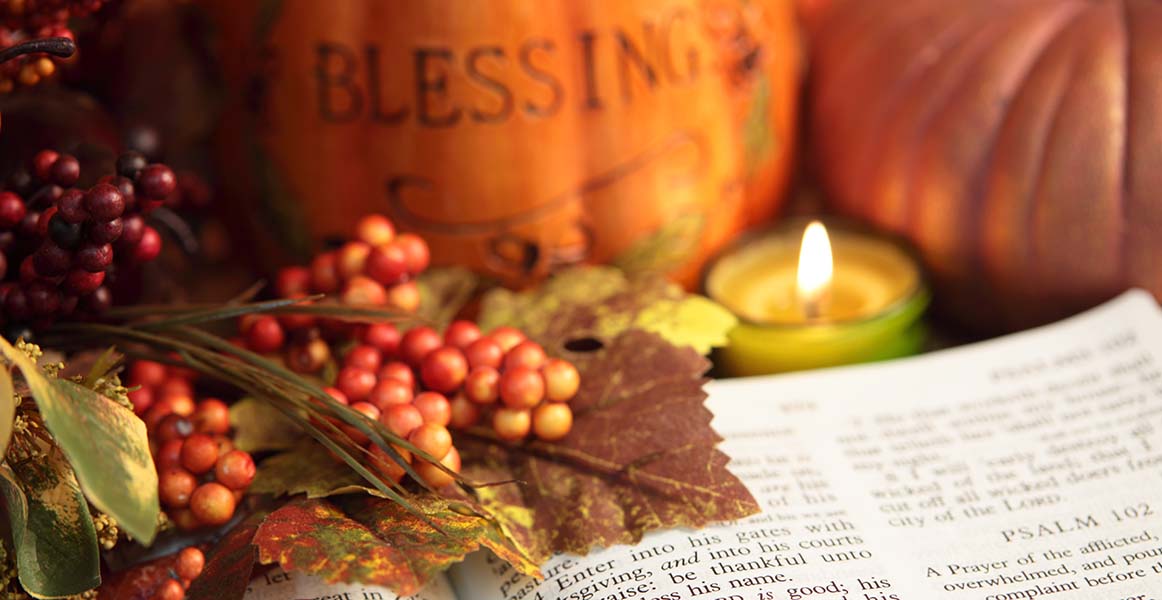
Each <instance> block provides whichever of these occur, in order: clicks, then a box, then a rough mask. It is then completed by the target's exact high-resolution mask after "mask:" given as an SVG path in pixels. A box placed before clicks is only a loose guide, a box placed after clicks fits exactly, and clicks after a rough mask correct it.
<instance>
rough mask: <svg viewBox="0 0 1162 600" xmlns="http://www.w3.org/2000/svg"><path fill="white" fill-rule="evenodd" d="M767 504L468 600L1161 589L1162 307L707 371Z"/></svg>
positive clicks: (1122, 308) (893, 597)
mask: <svg viewBox="0 0 1162 600" xmlns="http://www.w3.org/2000/svg"><path fill="white" fill-rule="evenodd" d="M709 389H710V399H709V401H708V403H709V406H710V408H711V410H712V411H713V412H714V413H715V422H714V423H715V426H716V427H717V428H718V430H719V431H720V432H721V433H722V434H723V436H724V437H725V438H726V440H727V441H726V442H725V443H724V444H723V449H724V451H725V452H726V453H727V454H729V455H730V456H731V457H732V462H731V464H730V468H731V469H732V470H733V471H734V472H735V473H736V474H737V475H739V476H740V477H741V478H742V479H743V480H744V481H745V482H746V483H747V485H748V486H749V488H750V490H751V491H752V493H753V494H754V495H755V497H756V499H757V500H758V501H759V502H760V503H761V505H762V508H763V513H762V514H760V515H757V516H755V517H752V518H749V519H746V520H744V521H742V522H738V523H732V524H728V525H723V526H717V527H712V528H708V529H704V530H701V531H696V532H695V531H669V532H660V533H654V534H651V535H648V536H646V538H645V539H644V540H643V541H642V543H640V544H639V545H636V546H633V547H616V548H610V549H605V550H602V551H599V552H595V553H593V554H591V555H589V556H587V557H577V556H558V557H555V558H554V559H553V560H551V561H550V562H549V564H547V565H546V566H545V568H544V572H545V575H546V579H545V580H544V581H540V582H537V581H533V580H532V579H529V578H525V577H521V576H519V575H516V574H514V573H513V572H512V570H511V569H510V568H508V567H507V566H506V565H504V564H503V563H501V562H499V561H497V560H496V559H495V558H494V557H491V556H488V555H478V556H475V557H473V558H472V559H471V560H470V561H469V562H468V563H466V564H464V565H462V566H461V567H459V568H457V569H455V570H454V571H453V572H452V578H453V583H454V585H455V587H456V588H457V592H458V594H459V596H460V598H461V600H805V599H809V600H933V599H949V600H961V599H963V600H1015V599H1030V598H1046V599H1050V600H1066V599H1070V600H1077V599H1088V600H1130V599H1132V600H1162V316H1160V314H1159V309H1158V307H1157V305H1156V304H1155V302H1154V300H1153V298H1152V297H1150V296H1148V295H1147V294H1145V293H1142V292H1136V293H1131V294H1127V295H1125V296H1123V297H1121V298H1119V299H1118V300H1115V301H1114V302H1111V303H1110V304H1107V305H1105V306H1103V307H1101V308H1099V309H1095V311H1092V312H1090V313H1087V314H1086V315H1083V316H1081V317H1076V318H1074V319H1071V320H1068V321H1064V322H1062V323H1059V324H1056V325H1053V326H1050V327H1047V328H1043V329H1040V330H1035V331H1032V332H1027V333H1023V334H1018V335H1015V336H1010V337H1008V338H1002V339H999V340H994V341H990V342H985V343H982V344H977V345H974V346H969V347H963V348H957V349H953V350H948V351H943V352H938V353H933V354H930V355H926V356H921V357H917V358H913V359H908V360H902V361H895V362H892V363H883V364H879V365H867V366H859V367H851V368H845V369H832V370H826V371H817V372H812V373H803V374H796V375H789V376H779V377H766V378H751V379H739V380H724V381H716V382H713V383H711V384H710V387H709Z"/></svg>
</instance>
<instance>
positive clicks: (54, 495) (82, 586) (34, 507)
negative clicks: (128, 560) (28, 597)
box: [0, 447, 101, 598]
mask: <svg viewBox="0 0 1162 600" xmlns="http://www.w3.org/2000/svg"><path fill="white" fill-rule="evenodd" d="M0 487H2V488H3V493H4V499H5V503H6V504H7V508H8V510H7V513H8V519H9V526H10V528H11V531H12V542H13V546H14V547H15V549H16V565H17V572H18V574H19V576H20V584H21V585H23V586H24V589H26V590H28V593H30V594H32V595H33V596H36V597H39V598H50V597H59V596H70V595H73V594H80V593H81V592H84V591H86V590H91V589H93V588H95V587H97V586H98V585H100V584H101V565H100V556H99V553H98V546H97V532H96V530H94V529H93V518H92V516H91V515H90V514H89V506H88V504H87V503H86V502H85V496H84V494H82V493H81V488H80V486H79V485H78V484H77V479H76V477H75V476H74V475H73V471H72V468H71V467H70V466H69V463H68V461H67V460H66V459H65V456H64V454H63V453H62V452H61V450H60V449H59V448H56V447H52V448H49V449H48V454H47V456H45V457H43V458H38V459H31V460H25V461H22V462H19V463H16V464H14V465H13V470H9V469H8V468H7V466H5V467H3V468H2V469H0Z"/></svg>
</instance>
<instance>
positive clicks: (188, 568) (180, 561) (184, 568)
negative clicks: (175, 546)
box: [150, 546, 206, 600]
mask: <svg viewBox="0 0 1162 600" xmlns="http://www.w3.org/2000/svg"><path fill="white" fill-rule="evenodd" d="M205 566H206V555H205V554H203V553H202V551H201V550H199V549H198V548H195V547H194V546H188V547H186V548H182V549H181V551H180V552H178V553H177V556H175V557H173V567H172V568H171V569H170V572H169V575H170V576H169V577H166V578H165V579H163V580H162V581H161V582H159V583H158V584H157V587H156V588H154V590H153V593H152V594H151V595H150V598H152V599H153V600H182V599H183V598H185V597H186V590H187V589H189V587H190V582H192V581H193V580H194V579H197V577H198V576H199V575H201V574H202V569H204V568H205Z"/></svg>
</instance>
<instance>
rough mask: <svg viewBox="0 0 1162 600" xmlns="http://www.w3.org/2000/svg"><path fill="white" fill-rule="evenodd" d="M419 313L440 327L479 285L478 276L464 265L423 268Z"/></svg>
mask: <svg viewBox="0 0 1162 600" xmlns="http://www.w3.org/2000/svg"><path fill="white" fill-rule="evenodd" d="M417 284H418V285H419V288H420V310H419V316H420V317H423V318H424V319H426V320H428V321H429V322H431V323H434V324H436V325H438V326H440V327H441V328H442V327H444V326H445V325H447V324H448V323H450V322H451V321H452V319H453V318H454V317H455V316H456V313H457V312H458V311H459V310H460V308H461V307H463V306H464V305H465V304H466V303H467V302H468V300H469V299H471V298H472V295H473V294H474V293H475V292H476V288H477V286H479V285H480V276H479V275H477V274H476V273H474V272H472V271H471V270H469V269H466V268H464V267H437V268H432V269H428V270H426V271H424V273H423V274H422V275H420V277H419V279H418V280H417Z"/></svg>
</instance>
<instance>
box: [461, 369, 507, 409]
mask: <svg viewBox="0 0 1162 600" xmlns="http://www.w3.org/2000/svg"><path fill="white" fill-rule="evenodd" d="M464 395H465V396H467V397H468V399H469V400H471V401H473V402H475V403H477V404H492V403H493V402H496V400H497V398H499V397H500V371H497V370H496V369H494V368H492V367H484V366H482V367H473V368H472V370H471V371H469V372H468V377H466V378H465V379H464Z"/></svg>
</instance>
